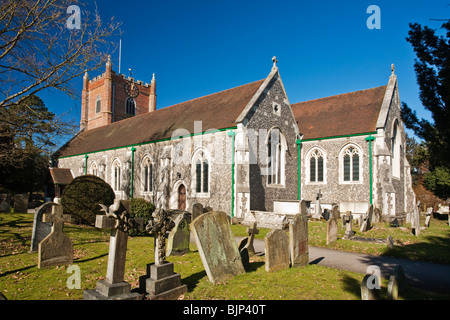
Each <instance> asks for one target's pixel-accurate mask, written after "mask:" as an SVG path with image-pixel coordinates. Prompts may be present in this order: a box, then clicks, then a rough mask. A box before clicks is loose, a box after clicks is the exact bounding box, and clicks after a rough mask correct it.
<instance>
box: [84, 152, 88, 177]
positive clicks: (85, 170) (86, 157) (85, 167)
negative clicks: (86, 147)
mask: <svg viewBox="0 0 450 320" xmlns="http://www.w3.org/2000/svg"><path fill="white" fill-rule="evenodd" d="M88 158H89V156H88V155H87V154H85V155H84V175H87V159H88Z"/></svg>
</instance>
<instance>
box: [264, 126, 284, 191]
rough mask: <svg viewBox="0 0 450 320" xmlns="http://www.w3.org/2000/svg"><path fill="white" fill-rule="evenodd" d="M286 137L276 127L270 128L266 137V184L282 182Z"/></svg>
mask: <svg viewBox="0 0 450 320" xmlns="http://www.w3.org/2000/svg"><path fill="white" fill-rule="evenodd" d="M286 149H287V148H286V139H285V138H284V136H283V134H282V133H281V131H280V130H279V129H278V128H274V129H272V130H270V132H269V134H268V139H267V161H268V162H267V165H268V167H267V169H268V170H267V184H284V165H285V162H286V160H285V153H286Z"/></svg>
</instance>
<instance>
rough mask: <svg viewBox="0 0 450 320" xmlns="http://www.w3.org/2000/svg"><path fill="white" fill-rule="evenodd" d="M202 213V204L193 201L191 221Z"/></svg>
mask: <svg viewBox="0 0 450 320" xmlns="http://www.w3.org/2000/svg"><path fill="white" fill-rule="evenodd" d="M203 213H204V212H203V205H202V204H201V203H194V205H193V206H192V221H194V220H195V218H197V217H199V216H201V215H202V214H203Z"/></svg>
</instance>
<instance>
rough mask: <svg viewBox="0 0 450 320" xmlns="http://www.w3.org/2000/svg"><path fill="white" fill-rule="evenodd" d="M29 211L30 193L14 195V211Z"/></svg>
mask: <svg viewBox="0 0 450 320" xmlns="http://www.w3.org/2000/svg"><path fill="white" fill-rule="evenodd" d="M27 211H28V193H23V194H16V195H15V196H14V212H15V213H27Z"/></svg>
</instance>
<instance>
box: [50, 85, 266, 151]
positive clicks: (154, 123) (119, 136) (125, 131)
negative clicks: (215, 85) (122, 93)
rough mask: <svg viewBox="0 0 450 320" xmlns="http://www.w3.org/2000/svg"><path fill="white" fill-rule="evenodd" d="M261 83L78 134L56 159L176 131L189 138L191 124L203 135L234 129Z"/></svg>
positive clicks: (192, 129)
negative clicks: (184, 131)
mask: <svg viewBox="0 0 450 320" xmlns="http://www.w3.org/2000/svg"><path fill="white" fill-rule="evenodd" d="M263 82H264V79H263V80H259V81H256V82H252V83H248V84H245V85H242V86H239V87H235V88H232V89H228V90H225V91H221V92H217V93H214V94H211V95H207V96H204V97H201V98H197V99H193V100H189V101H185V102H182V103H179V104H176V105H173V106H170V107H166V108H162V109H158V110H155V111H153V112H149V113H146V114H142V115H139V116H135V117H132V118H129V119H125V120H121V121H118V122H114V123H112V124H109V125H106V126H103V127H99V128H95V129H92V130H87V131H84V132H81V133H80V134H78V135H77V136H76V137H75V138H74V139H73V140H71V141H70V142H69V143H68V144H66V145H65V146H64V147H62V148H61V149H60V150H59V155H58V156H59V157H65V156H71V155H78V154H84V153H89V152H94V151H99V150H106V149H112V148H119V147H123V146H130V145H134V144H139V143H145V142H151V141H157V140H162V139H170V138H171V136H172V133H173V132H174V131H175V130H177V129H185V130H187V131H188V132H189V133H191V134H192V133H194V121H202V131H206V130H210V129H225V128H230V127H234V126H236V123H235V121H236V119H237V117H238V116H239V114H240V113H241V112H242V110H244V108H245V107H246V105H247V104H248V102H249V101H250V100H251V98H252V97H253V95H254V94H255V93H256V92H257V90H258V88H259V87H260V86H261V84H262V83H263Z"/></svg>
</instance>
